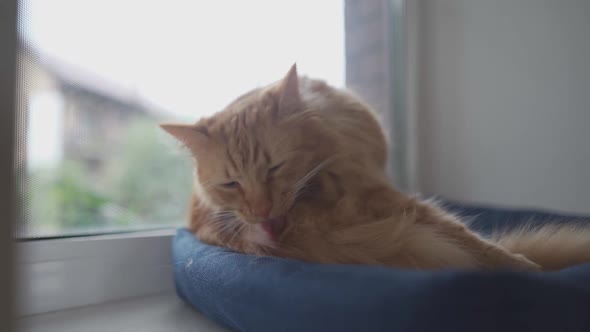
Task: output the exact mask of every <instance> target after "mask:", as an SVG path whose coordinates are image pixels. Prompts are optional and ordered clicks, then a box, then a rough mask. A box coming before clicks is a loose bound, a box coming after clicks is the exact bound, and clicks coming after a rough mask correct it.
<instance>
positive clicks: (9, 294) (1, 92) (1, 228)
mask: <svg viewBox="0 0 590 332" xmlns="http://www.w3.org/2000/svg"><path fill="white" fill-rule="evenodd" d="M16 8H17V0H5V1H2V2H0V45H2V47H0V156H1V157H0V183H1V184H2V185H1V186H0V220H1V221H2V222H0V265H1V266H3V270H4V271H3V272H2V273H0V294H3V295H2V296H1V297H0V330H2V331H11V330H12V329H13V327H14V326H13V322H12V317H14V312H13V307H12V302H13V298H14V287H13V284H14V275H13V270H12V267H13V257H12V256H13V244H12V241H11V235H12V230H11V228H12V221H13V220H14V216H15V215H16V213H15V212H16V211H15V210H16V207H15V204H14V203H15V195H14V185H15V181H14V162H15V159H14V157H15V156H14V153H15V149H14V139H15V137H14V136H15V135H14V133H15V131H14V130H15V112H14V110H15V95H16V91H15V88H16V84H15V82H16V12H17V10H16Z"/></svg>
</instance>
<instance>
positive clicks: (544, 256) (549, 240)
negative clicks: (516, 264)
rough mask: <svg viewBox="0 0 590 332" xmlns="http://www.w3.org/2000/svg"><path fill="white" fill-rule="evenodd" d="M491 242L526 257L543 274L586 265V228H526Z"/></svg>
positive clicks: (589, 241) (589, 231)
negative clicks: (541, 270)
mask: <svg viewBox="0 0 590 332" xmlns="http://www.w3.org/2000/svg"><path fill="white" fill-rule="evenodd" d="M493 240H494V241H495V242H496V243H498V244H499V245H501V246H503V247H504V248H506V249H508V250H510V251H511V252H513V253H518V254H522V255H524V256H526V257H527V258H528V259H530V260H531V261H533V262H535V263H537V264H539V265H541V267H542V268H543V270H559V269H562V268H565V267H568V266H573V265H577V264H582V263H587V262H590V224H586V225H583V224H547V225H542V226H526V227H522V228H518V229H514V230H510V231H507V232H503V233H498V234H495V235H494V236H493Z"/></svg>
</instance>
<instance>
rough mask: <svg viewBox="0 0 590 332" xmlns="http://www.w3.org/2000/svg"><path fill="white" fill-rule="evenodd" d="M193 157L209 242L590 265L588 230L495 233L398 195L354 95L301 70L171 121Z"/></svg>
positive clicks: (375, 131) (324, 258)
mask: <svg viewBox="0 0 590 332" xmlns="http://www.w3.org/2000/svg"><path fill="white" fill-rule="evenodd" d="M162 128H163V129H164V130H166V131H167V132H168V133H170V134H171V135H173V136H174V137H176V138H177V139H179V140H180V141H181V142H182V143H183V144H184V145H185V146H186V147H187V148H188V149H189V150H190V152H191V154H192V156H193V157H194V161H195V183H194V195H193V199H192V206H191V212H190V228H191V230H192V231H194V232H195V233H196V234H197V236H198V237H199V238H200V239H201V240H202V241H205V242H207V243H210V244H214V245H219V246H224V247H228V248H231V249H233V250H236V251H240V252H244V253H248V254H256V255H276V256H283V257H290V258H296V259H301V260H305V261H311V262H320V263H355V264H374V265H386V266H393V267H401V268H414V269H441V268H464V269H496V268H503V269H514V270H529V271H534V270H539V269H544V270H552V269H560V268H563V267H565V266H570V265H575V264H579V263H582V262H588V261H590V229H589V228H587V227H586V228H581V227H576V226H556V225H548V226H544V227H542V228H537V229H521V230H517V231H513V232H510V233H506V234H502V235H501V236H496V237H494V238H491V239H485V238H483V237H482V236H480V235H478V234H476V233H474V232H473V231H471V230H469V229H468V228H467V227H466V226H465V225H464V224H463V223H462V222H461V220H459V219H458V218H457V217H455V216H454V215H452V214H450V213H448V212H446V211H445V210H443V209H442V208H440V207H438V206H437V205H436V204H434V203H432V202H429V201H421V200H419V199H417V198H415V197H410V196H408V195H406V194H404V193H401V192H399V191H397V190H396V189H395V188H394V187H393V186H392V185H391V183H390V182H389V180H388V178H387V176H386V171H385V167H386V160H387V142H386V139H385V136H384V134H383V131H382V129H381V127H380V125H379V123H378V121H377V120H376V117H375V116H374V114H373V113H372V111H371V110H370V108H369V107H368V106H367V105H365V104H364V103H363V102H362V101H361V100H360V99H358V98H357V97H355V96H354V95H352V94H351V93H350V92H347V91H344V90H341V89H335V88H333V87H330V86H329V85H327V84H326V83H324V82H322V81H319V80H314V79H309V78H306V77H299V76H298V75H297V71H296V68H295V66H293V67H292V68H291V70H290V71H289V73H288V74H287V75H286V76H285V78H284V79H282V80H280V81H278V82H276V83H273V84H271V85H269V86H266V87H263V88H258V89H255V90H252V91H250V92H248V93H246V94H244V95H242V96H241V97H239V98H237V99H236V100H235V101H233V102H232V103H231V104H230V105H229V106H227V107H226V108H225V109H224V110H222V111H220V112H218V113H217V114H215V115H213V116H211V117H207V118H203V119H201V120H199V121H198V122H197V123H196V124H164V125H162Z"/></svg>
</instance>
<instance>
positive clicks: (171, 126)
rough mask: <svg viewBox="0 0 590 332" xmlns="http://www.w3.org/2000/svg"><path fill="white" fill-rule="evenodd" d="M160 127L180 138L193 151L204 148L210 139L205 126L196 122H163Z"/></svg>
mask: <svg viewBox="0 0 590 332" xmlns="http://www.w3.org/2000/svg"><path fill="white" fill-rule="evenodd" d="M160 128H162V129H164V131H166V132H167V133H169V134H170V135H172V136H173V137H174V138H176V139H177V140H179V141H180V142H181V143H182V144H184V145H185V146H186V147H188V148H189V149H190V150H192V151H197V150H200V149H202V148H203V147H204V146H205V145H207V144H208V143H207V142H208V141H209V135H208V134H207V131H205V130H204V129H203V128H200V127H198V126H197V125H194V124H175V123H162V124H160Z"/></svg>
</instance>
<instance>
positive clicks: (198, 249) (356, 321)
mask: <svg viewBox="0 0 590 332" xmlns="http://www.w3.org/2000/svg"><path fill="white" fill-rule="evenodd" d="M447 208H449V209H450V210H452V211H454V212H457V213H459V214H461V215H464V216H472V217H473V221H472V223H471V225H472V227H474V228H476V229H479V230H481V231H483V232H486V231H489V230H490V229H492V228H497V227H500V228H502V227H506V226H511V225H514V224H517V223H519V222H528V221H530V220H537V221H539V222H543V221H547V220H556V219H559V220H567V221H570V222H588V219H586V220H585V221H584V218H580V217H567V216H561V215H556V214H552V213H547V212H539V211H516V210H505V209H494V208H487V207H466V206H461V205H457V204H452V203H448V204H447ZM173 255H174V261H175V262H176V264H175V282H176V289H177V292H178V294H179V296H180V297H181V298H182V299H184V300H185V301H186V302H188V303H190V304H191V305H192V306H194V307H195V308H197V309H198V310H200V311H201V312H203V313H205V314H206V315H207V316H209V317H210V318H211V319H213V320H215V321H217V322H218V323H220V324H222V325H224V326H227V327H229V328H230V329H233V330H236V331H255V332H264V331H269V332H277V331H297V332H303V331H403V332H410V331H453V332H460V331H478V332H485V331H519V332H522V331H536V332H538V331H552V332H553V331H585V332H588V331H590V264H584V265H580V266H576V267H571V268H568V269H565V270H561V271H558V272H545V273H515V272H506V271H498V272H488V273H485V272H463V271H452V270H449V271H441V272H418V271H409V270H401V269H392V268H383V267H368V266H354V265H321V264H310V263H304V262H300V261H295V260H289V259H280V258H274V257H255V256H248V255H243V254H238V253H235V252H232V251H230V250H227V249H224V248H219V247H215V246H210V245H206V244H203V243H201V242H199V241H198V240H197V239H196V238H195V237H194V236H193V235H192V234H191V233H190V232H188V231H187V230H184V229H181V230H179V231H178V233H177V235H176V237H175V239H174V243H173Z"/></svg>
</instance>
